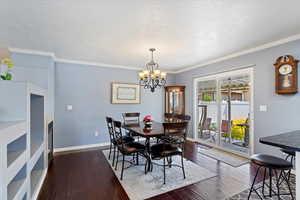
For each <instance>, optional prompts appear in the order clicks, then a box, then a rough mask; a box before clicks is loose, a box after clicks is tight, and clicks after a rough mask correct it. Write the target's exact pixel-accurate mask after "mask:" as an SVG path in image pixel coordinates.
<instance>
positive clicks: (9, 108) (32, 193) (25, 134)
mask: <svg viewBox="0 0 300 200" xmlns="http://www.w3.org/2000/svg"><path fill="white" fill-rule="evenodd" d="M0 91H1V92H2V93H3V94H7V95H3V96H1V100H0V110H1V112H0V163H1V164H0V200H36V199H37V195H38V192H39V190H40V188H41V185H42V182H43V179H44V178H45V176H46V169H47V165H48V164H47V161H48V159H47V156H48V154H47V152H46V151H47V144H48V143H47V137H46V124H47V120H46V114H45V113H46V110H47V108H46V106H45V105H46V102H47V100H46V91H45V90H43V89H42V88H39V87H37V86H35V85H33V84H31V83H28V82H15V81H0Z"/></svg>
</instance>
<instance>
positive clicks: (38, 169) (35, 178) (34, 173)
mask: <svg viewBox="0 0 300 200" xmlns="http://www.w3.org/2000/svg"><path fill="white" fill-rule="evenodd" d="M43 172H44V154H42V155H41V156H40V158H39V159H38V161H37V162H36V164H35V166H34V167H33V168H32V170H31V175H30V178H31V181H30V182H31V197H32V196H34V195H35V193H36V192H37V189H38V188H37V186H38V185H39V184H40V182H41V181H42V175H43Z"/></svg>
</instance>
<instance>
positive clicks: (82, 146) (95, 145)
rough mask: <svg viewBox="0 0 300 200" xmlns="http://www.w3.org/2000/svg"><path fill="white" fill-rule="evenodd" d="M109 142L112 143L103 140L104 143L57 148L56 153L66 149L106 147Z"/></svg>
mask: <svg viewBox="0 0 300 200" xmlns="http://www.w3.org/2000/svg"><path fill="white" fill-rule="evenodd" d="M109 144H110V143H109V142H103V143H97V144H88V145H81V146H70V147H63V148H55V149H54V153H58V152H64V151H75V150H81V149H90V148H95V147H104V146H108V145H109Z"/></svg>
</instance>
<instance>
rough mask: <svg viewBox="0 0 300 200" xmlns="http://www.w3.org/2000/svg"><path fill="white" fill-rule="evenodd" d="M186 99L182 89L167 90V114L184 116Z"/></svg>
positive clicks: (172, 88)
mask: <svg viewBox="0 0 300 200" xmlns="http://www.w3.org/2000/svg"><path fill="white" fill-rule="evenodd" d="M184 100H185V97H184V89H183V88H182V87H171V88H166V102H165V103H166V110H165V112H166V113H175V114H184V113H185V102H184Z"/></svg>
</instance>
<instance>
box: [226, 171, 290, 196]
mask: <svg viewBox="0 0 300 200" xmlns="http://www.w3.org/2000/svg"><path fill="white" fill-rule="evenodd" d="M267 183H268V181H267ZM290 185H291V190H292V193H293V195H294V198H295V197H296V194H295V191H296V184H295V175H293V174H291V179H290ZM260 186H262V183H258V184H256V185H255V186H254V187H255V188H258V187H260ZM272 188H273V190H274V191H277V188H276V185H275V180H274V181H273V184H272ZM249 190H250V188H249V189H247V190H245V191H243V192H241V193H239V194H237V195H234V196H233V197H230V198H228V199H226V200H244V199H248V195H249ZM257 192H258V193H259V195H260V196H261V197H263V195H262V190H261V189H258V190H257ZM268 192H269V190H268V188H265V194H266V195H267V194H268ZM280 193H281V194H284V193H289V190H288V186H287V184H286V183H285V182H283V183H282V184H281V185H280ZM280 198H281V199H282V200H291V199H292V197H291V196H290V195H287V196H286V195H282V196H280ZM250 199H251V200H260V198H259V196H258V195H257V194H256V193H255V192H254V191H253V192H252V193H251V197H250ZM265 199H267V200H273V199H274V200H275V199H276V200H278V197H277V196H273V197H271V198H270V197H267V198H265Z"/></svg>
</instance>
